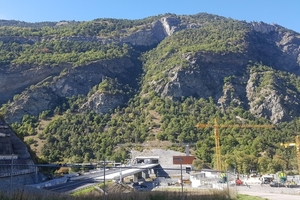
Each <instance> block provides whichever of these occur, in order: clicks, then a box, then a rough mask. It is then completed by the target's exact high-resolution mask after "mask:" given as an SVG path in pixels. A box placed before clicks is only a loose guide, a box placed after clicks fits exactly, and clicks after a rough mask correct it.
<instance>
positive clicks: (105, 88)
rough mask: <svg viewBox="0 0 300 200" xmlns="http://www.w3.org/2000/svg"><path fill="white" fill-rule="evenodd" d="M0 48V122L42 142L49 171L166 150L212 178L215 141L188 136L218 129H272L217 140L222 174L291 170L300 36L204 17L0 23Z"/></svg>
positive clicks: (226, 133)
mask: <svg viewBox="0 0 300 200" xmlns="http://www.w3.org/2000/svg"><path fill="white" fill-rule="evenodd" d="M0 46H1V48H0V86H1V87H0V103H1V104H2V107H1V113H2V116H3V118H4V119H5V120H6V121H7V122H9V123H11V125H12V127H14V128H15V130H16V131H17V133H18V134H19V137H21V138H23V137H26V136H28V135H37V137H38V138H39V139H42V140H45V145H44V146H43V147H42V154H41V155H39V156H40V157H41V158H43V159H45V160H47V161H51V162H83V161H91V160H99V159H103V158H104V156H105V157H109V158H111V159H116V160H120V161H122V160H124V159H126V158H128V151H129V150H130V148H133V147H135V148H137V146H136V145H138V146H139V148H143V147H145V146H146V145H147V144H148V143H150V142H151V141H156V142H155V143H156V144H158V143H159V141H165V140H166V141H169V142H170V144H173V146H169V147H168V148H177V149H178V148H179V149H180V148H181V149H183V146H182V145H181V146H180V145H179V146H178V145H176V144H182V143H190V144H191V146H192V147H193V151H194V153H195V154H196V156H197V158H198V159H199V160H201V161H202V162H200V163H202V165H206V166H210V167H213V165H214V138H213V134H212V131H213V130H212V129H210V128H206V129H199V128H197V127H196V124H197V123H204V124H212V123H214V118H217V119H218V121H219V123H220V124H241V123H246V124H261V125H262V124H273V125H274V126H275V127H276V128H274V129H255V128H253V129H251V128H249V129H237V128H236V129H222V130H221V153H222V161H224V162H223V166H224V167H225V166H226V167H228V168H234V167H236V166H237V167H238V170H239V171H241V172H242V171H243V172H248V171H249V169H257V170H260V171H262V172H274V171H278V170H281V169H285V170H293V169H296V168H297V164H296V156H295V155H296V152H295V149H288V150H285V149H284V148H282V147H280V143H281V142H286V141H293V140H294V136H295V134H297V127H298V123H299V122H298V121H299V120H298V118H299V110H300V106H299V103H300V100H299V94H300V80H299V74H300V71H299V67H300V66H299V65H300V35H299V33H297V32H294V31H292V30H288V29H285V28H284V27H281V26H279V25H270V24H265V23H263V22H251V23H247V22H245V21H237V20H233V19H228V18H224V17H221V16H217V15H211V14H206V13H199V14H197V15H174V14H165V15H160V16H153V17H149V18H146V19H142V20H117V19H95V20H93V21H88V22H75V21H72V22H68V21H62V22H58V23H54V22H42V23H34V24H32V23H26V22H17V21H0ZM41 120H50V123H49V124H48V125H47V126H46V127H43V126H41V124H40V121H41ZM29 143H30V144H34V143H35V141H32V140H30V142H29Z"/></svg>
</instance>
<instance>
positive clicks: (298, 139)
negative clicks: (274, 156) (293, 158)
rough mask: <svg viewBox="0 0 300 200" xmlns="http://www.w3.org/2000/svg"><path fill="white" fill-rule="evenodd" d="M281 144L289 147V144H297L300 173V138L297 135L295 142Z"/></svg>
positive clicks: (299, 171) (299, 169)
mask: <svg viewBox="0 0 300 200" xmlns="http://www.w3.org/2000/svg"><path fill="white" fill-rule="evenodd" d="M280 145H281V146H284V147H285V148H288V147H289V146H290V147H291V146H295V147H296V153H297V164H298V173H299V174H300V138H299V136H298V135H297V136H296V137H295V142H291V143H281V144H280Z"/></svg>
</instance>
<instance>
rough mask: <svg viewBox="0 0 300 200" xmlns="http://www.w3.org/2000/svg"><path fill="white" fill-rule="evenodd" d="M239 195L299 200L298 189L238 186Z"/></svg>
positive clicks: (299, 192) (299, 191)
mask: <svg viewBox="0 0 300 200" xmlns="http://www.w3.org/2000/svg"><path fill="white" fill-rule="evenodd" d="M237 191H238V193H239V194H247V195H250V196H257V197H262V198H266V199H268V200H300V187H297V188H286V187H271V186H269V185H262V186H261V185H251V186H250V187H247V186H238V187H237Z"/></svg>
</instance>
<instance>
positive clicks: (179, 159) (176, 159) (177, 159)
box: [173, 158, 184, 200]
mask: <svg viewBox="0 0 300 200" xmlns="http://www.w3.org/2000/svg"><path fill="white" fill-rule="evenodd" d="M182 159H183V158H173V163H174V161H177V162H178V161H180V185H181V200H184V194H183V178H182Z"/></svg>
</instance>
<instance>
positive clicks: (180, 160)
mask: <svg viewBox="0 0 300 200" xmlns="http://www.w3.org/2000/svg"><path fill="white" fill-rule="evenodd" d="M194 158H195V157H194V156H173V165H180V164H183V165H191V164H192V163H193V161H194Z"/></svg>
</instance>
